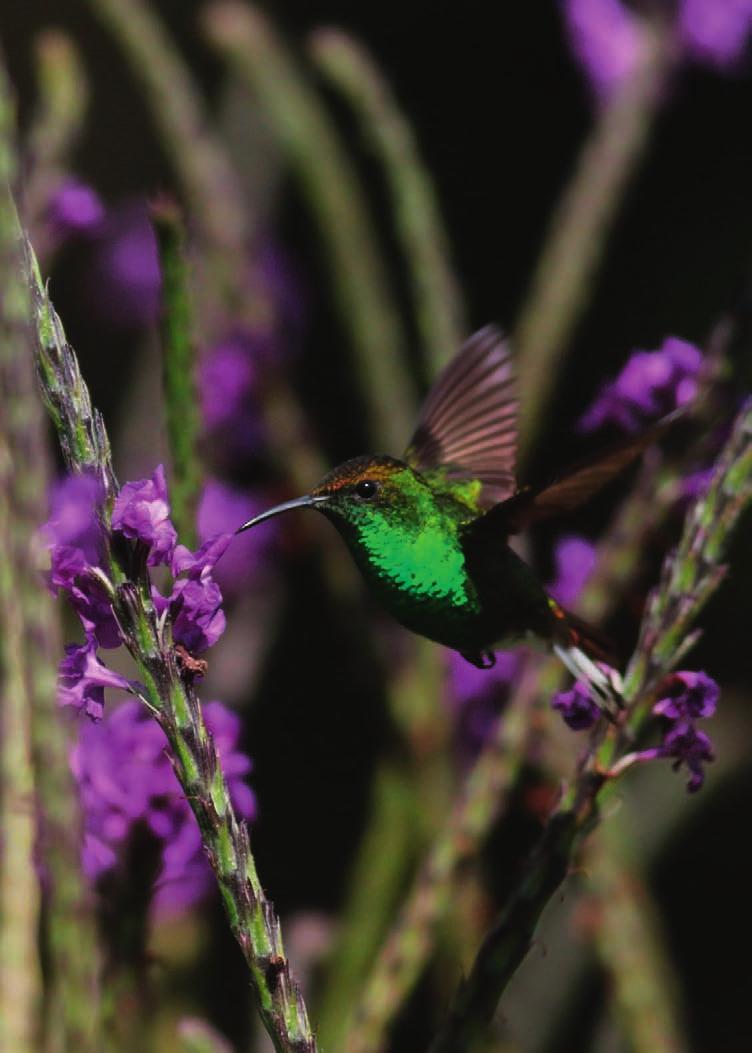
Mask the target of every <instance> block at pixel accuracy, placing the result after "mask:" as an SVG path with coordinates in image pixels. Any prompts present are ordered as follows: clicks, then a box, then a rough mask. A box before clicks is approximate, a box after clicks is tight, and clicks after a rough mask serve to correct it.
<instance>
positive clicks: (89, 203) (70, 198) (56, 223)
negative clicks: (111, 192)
mask: <svg viewBox="0 0 752 1053" xmlns="http://www.w3.org/2000/svg"><path fill="white" fill-rule="evenodd" d="M104 216H105V211H104V205H103V204H102V200H101V198H100V197H99V194H97V192H96V190H94V189H93V188H92V187H90V186H89V185H88V184H87V183H82V182H80V181H79V180H76V179H70V180H68V181H67V182H65V183H63V184H62V185H61V186H60V187H59V188H58V189H57V190H56V191H55V193H54V194H53V195H52V197H51V199H50V203H49V209H48V218H49V221H50V224H51V226H52V229H53V231H54V233H55V235H56V236H57V237H58V238H66V237H70V236H72V235H81V234H92V233H95V232H96V231H98V230H99V228H100V227H101V225H102V222H103V220H104Z"/></svg>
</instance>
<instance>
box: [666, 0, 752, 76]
mask: <svg viewBox="0 0 752 1053" xmlns="http://www.w3.org/2000/svg"><path fill="white" fill-rule="evenodd" d="M678 23H679V34H680V39H681V42H682V44H683V45H684V49H685V51H686V53H687V55H688V56H689V57H690V58H692V59H694V61H695V62H699V63H702V64H704V65H708V66H714V67H716V68H717V69H719V70H728V69H731V70H733V69H734V67H736V66H738V65H739V62H740V60H741V59H742V58H743V57H744V53H745V51H746V49H747V43H748V40H749V34H750V30H752V0H681V3H680V5H679V10H678Z"/></svg>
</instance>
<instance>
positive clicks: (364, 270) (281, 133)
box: [204, 0, 412, 449]
mask: <svg viewBox="0 0 752 1053" xmlns="http://www.w3.org/2000/svg"><path fill="white" fill-rule="evenodd" d="M204 23H205V27H206V32H207V35H208V37H209V40H210V41H211V43H212V44H213V45H214V46H215V47H216V48H217V50H218V51H219V52H220V54H221V55H222V56H223V57H224V58H225V59H226V60H227V61H228V62H229V63H230V64H231V66H232V67H233V68H235V69H237V72H238V75H239V76H241V77H242V78H243V79H244V80H246V81H247V82H248V84H249V86H250V87H251V89H252V91H253V92H254V93H255V95H256V97H257V99H258V102H259V105H260V106H262V107H263V108H264V111H265V112H266V114H267V115H268V118H269V121H270V124H271V126H272V130H273V132H274V134H275V136H276V137H277V139H278V140H279V144H280V147H281V148H282V150H283V151H284V153H285V154H286V156H287V158H288V160H289V163H290V166H291V168H292V170H293V173H294V174H295V176H296V177H297V178H298V180H299V182H300V184H301V189H302V191H303V193H304V194H305V196H306V198H307V200H308V203H309V207H310V209H311V212H312V214H313V217H314V219H315V221H316V222H317V223H318V225H319V230H320V233H321V237H322V240H323V242H324V245H325V248H326V251H327V256H328V259H329V260H330V262H331V265H332V268H333V281H334V286H335V292H336V295H337V299H338V302H339V306H340V310H341V312H342V317H343V320H344V322H345V324H346V325H347V327H348V329H349V331H350V335H351V339H352V346H353V351H354V353H355V356H356V365H357V369H358V373H359V375H360V379H361V382H362V384H363V387H364V389H365V390H366V391H367V392H368V393H370V395H371V397H370V399H369V400H368V401H369V404H370V405H369V410H368V413H369V416H370V418H371V419H370V420H369V421H368V423H369V425H370V428H371V435H372V439H373V441H375V443H376V445H378V446H380V447H383V448H384V449H391V448H395V449H396V448H398V447H399V445H400V443H402V442H403V441H404V437H405V435H407V434H408V433H409V428H410V422H411V418H412V411H411V400H410V391H411V383H410V378H409V376H408V375H407V373H406V371H405V367H404V362H405V355H404V349H405V337H404V333H403V331H402V326H401V323H400V319H399V316H398V314H397V311H396V308H395V306H394V303H393V298H392V296H391V290H390V288H389V282H388V280H387V275H386V272H385V268H384V266H383V264H382V260H381V257H380V255H379V252H378V248H377V244H378V241H377V238H376V235H375V232H374V229H373V224H372V222H371V220H370V217H369V215H368V209H367V206H366V204H365V202H364V200H363V194H362V190H361V187H360V184H359V182H358V179H357V176H356V174H355V172H354V171H353V168H352V165H351V163H350V160H349V158H348V156H347V153H346V151H345V150H344V149H343V148H342V145H341V142H340V139H339V136H338V135H337V132H336V130H335V128H334V125H333V123H332V121H331V119H330V117H329V115H328V113H327V111H326V109H325V108H324V106H323V104H322V103H321V102H320V101H319V99H318V98H317V96H316V94H315V92H314V91H313V90H312V88H311V87H310V86H309V84H308V82H307V79H306V78H305V76H304V75H303V73H302V72H301V70H299V69H298V67H297V65H296V63H295V62H294V60H293V58H292V56H291V55H290V54H288V52H287V50H286V48H285V47H284V45H283V43H282V41H281V40H280V39H279V37H278V35H277V34H276V32H275V31H274V29H273V27H272V26H271V24H270V23H269V22H268V21H267V19H266V18H265V17H264V15H263V14H262V13H261V12H260V11H259V10H258V8H255V7H248V6H246V5H245V4H240V3H237V2H235V0H221V2H219V3H213V4H211V5H210V6H209V7H208V8H207V9H206V11H205V15H204ZM371 407H373V408H371ZM382 407H383V409H382Z"/></svg>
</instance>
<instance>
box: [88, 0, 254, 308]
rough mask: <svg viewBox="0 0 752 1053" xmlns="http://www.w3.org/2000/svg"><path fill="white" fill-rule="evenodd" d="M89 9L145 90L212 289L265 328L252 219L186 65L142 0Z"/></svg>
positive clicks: (110, 0)
mask: <svg viewBox="0 0 752 1053" xmlns="http://www.w3.org/2000/svg"><path fill="white" fill-rule="evenodd" d="M89 7H90V9H91V11H92V14H93V15H94V16H95V17H96V18H98V19H99V20H100V21H101V22H102V24H103V25H104V26H105V27H106V28H107V30H108V31H109V32H110V33H111V34H112V36H113V38H114V39H115V40H116V41H117V43H118V45H119V46H120V48H121V49H122V51H123V54H124V55H125V57H126V59H127V60H128V62H129V63H130V66H131V69H132V71H133V74H134V76H135V77H136V78H137V79H138V80H139V81H140V83H141V85H142V86H143V89H144V95H145V98H146V100H147V102H148V103H149V105H150V108H151V113H152V116H153V118H154V122H155V124H156V125H157V129H158V131H159V133H160V141H161V142H162V143H163V145H164V147H165V148H166V150H167V151H168V154H169V156H170V159H171V161H172V164H173V167H174V169H175V172H176V174H177V176H178V178H179V180H180V184H181V186H182V188H183V190H184V192H185V196H186V203H187V205H188V208H189V210H190V214H191V217H192V220H193V222H194V223H195V225H196V229H197V231H198V234H199V237H200V239H201V240H202V241H203V243H204V249H205V257H206V259H205V266H204V270H205V274H206V276H207V288H210V289H211V291H212V292H216V293H217V294H218V295H217V299H218V301H219V305H220V306H221V307H222V308H223V309H227V308H229V309H230V310H231V311H232V312H233V313H235V314H236V315H237V317H246V318H248V320H249V321H254V320H255V321H263V320H265V319H266V318H267V314H268V308H267V305H266V303H265V298H264V297H263V296H262V295H261V294H260V290H258V289H255V288H254V287H249V283H248V280H247V267H246V253H247V251H248V249H249V245H250V242H251V241H252V239H253V236H254V234H255V230H254V217H252V216H251V215H250V212H249V202H248V201H247V200H246V197H245V195H244V194H243V190H242V188H241V186H240V183H239V181H238V178H237V174H236V172H235V170H234V168H233V166H232V164H231V162H230V160H229V158H228V156H227V153H226V151H225V148H224V145H223V144H222V142H221V141H220V140H219V139H218V138H217V137H216V136H215V134H214V131H213V130H212V127H211V123H210V118H209V114H208V112H207V109H206V105H205V102H204V100H203V98H202V97H201V95H200V93H199V90H198V88H197V86H196V84H195V82H194V80H193V78H192V76H191V73H190V71H189V69H188V67H187V65H186V63H185V62H184V61H183V59H182V57H181V56H180V54H179V52H178V51H177V49H176V48H175V46H174V45H173V43H172V41H171V40H170V38H169V36H168V35H167V33H166V32H165V29H164V27H163V26H162V24H161V22H160V20H159V18H158V17H157V15H156V14H155V13H154V11H153V9H152V6H151V5H148V4H146V3H144V2H143V0H128V3H127V4H123V3H121V2H120V0H89ZM199 291H200V290H199ZM209 302H210V301H209V300H207V303H206V306H207V309H208V307H209Z"/></svg>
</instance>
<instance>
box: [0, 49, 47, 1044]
mask: <svg viewBox="0 0 752 1053" xmlns="http://www.w3.org/2000/svg"><path fill="white" fill-rule="evenodd" d="M14 140H15V107H14V105H13V102H12V100H11V95H10V90H9V85H8V84H7V81H6V79H5V71H4V69H3V68H2V67H1V66H0V406H2V412H1V413H0V552H2V554H3V558H2V559H1V560H0V830H2V832H3V839H2V844H1V845H0V962H1V963H2V971H1V972H0V1048H2V1050H3V1051H6V1050H7V1051H8V1053H11V1051H12V1053H31V1051H32V1050H33V1049H34V1048H35V1045H36V1041H37V1038H38V1037H39V1035H38V1023H37V1022H38V1014H39V1009H40V1007H41V999H42V983H41V980H42V978H41V971H40V962H39V956H38V942H37V932H38V926H39V909H40V890H39V882H38V879H37V873H36V869H35V866H34V843H35V838H36V819H35V800H34V773H33V766H32V754H31V718H32V706H31V686H30V682H29V673H30V668H29V655H28V651H27V641H28V635H27V628H28V627H27V625H26V622H25V617H24V614H25V605H24V602H23V600H24V597H25V596H26V595H27V594H28V591H29V589H33V588H34V587H38V583H37V582H35V581H34V576H33V572H32V571H31V566H32V559H31V551H30V545H31V539H30V536H29V533H28V523H27V522H26V518H25V515H24V513H25V512H26V511H27V510H28V504H29V496H30V495H29V491H30V492H31V495H35V494H36V489H37V486H38V480H37V479H36V478H34V477H33V476H32V478H31V479H27V478H26V477H25V476H24V469H25V468H26V467H27V464H26V459H25V456H24V455H25V454H26V453H27V452H29V450H28V433H27V432H26V422H25V421H24V420H22V416H21V415H22V414H23V412H24V410H25V409H26V408H27V406H26V400H25V399H24V395H25V394H26V392H25V391H24V386H25V380H26V372H25V370H24V363H25V362H28V359H29V329H28V292H27V290H26V288H25V285H24V282H23V280H22V274H21V270H20V268H19V260H20V256H19V238H18V227H17V224H16V221H15V218H16V217H15V212H14V209H13V204H12V201H11V198H10V193H9V189H8V188H9V186H10V185H11V184H12V183H13V182H14V180H15V178H16V158H15V152H14V145H13V144H14Z"/></svg>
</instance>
